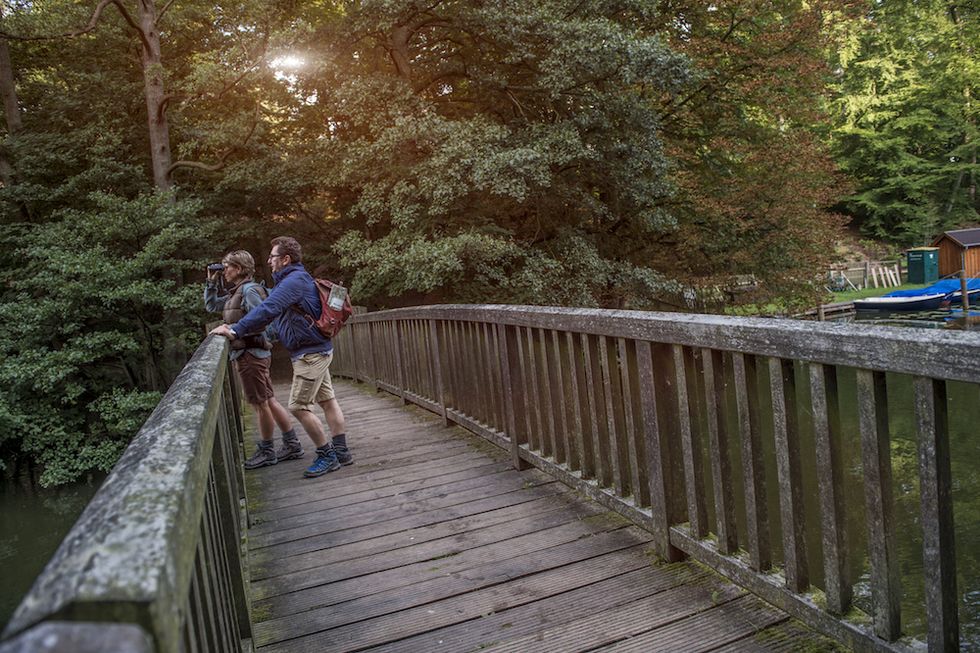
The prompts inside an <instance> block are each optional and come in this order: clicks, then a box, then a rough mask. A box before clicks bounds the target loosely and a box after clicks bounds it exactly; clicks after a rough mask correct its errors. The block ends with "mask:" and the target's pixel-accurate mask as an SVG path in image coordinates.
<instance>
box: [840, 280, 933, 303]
mask: <svg viewBox="0 0 980 653" xmlns="http://www.w3.org/2000/svg"><path fill="white" fill-rule="evenodd" d="M928 285H931V284H925V283H905V284H902V285H901V286H898V287H892V288H862V289H860V290H846V291H844V292H835V293H833V295H834V298H833V299H832V300H831V301H832V302H852V301H854V300H855V299H864V298H865V297H878V296H880V295H886V294H888V293H890V292H893V291H895V290H917V289H919V288H925V287H926V286H928Z"/></svg>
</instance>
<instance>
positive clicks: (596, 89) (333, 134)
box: [296, 0, 689, 306]
mask: <svg viewBox="0 0 980 653" xmlns="http://www.w3.org/2000/svg"><path fill="white" fill-rule="evenodd" d="M650 15H651V10H650V4H649V3H644V2H630V1H622V2H600V1H586V2H580V1H564V0H548V1H535V2H524V1H522V2H517V1H505V2H499V3H490V4H485V3H473V2H462V1H452V0H446V1H433V2H426V3H423V2H394V1H385V0H368V1H363V2H344V3H338V4H337V6H336V7H332V8H331V9H330V10H329V11H325V12H324V13H322V14H319V15H316V14H311V15H310V16H309V17H308V20H309V21H310V23H311V25H312V26H313V30H314V31H313V34H314V38H313V39H311V40H310V46H309V52H308V57H309V60H310V62H311V65H310V67H309V69H308V70H307V71H305V72H303V73H300V74H299V75H298V77H297V80H296V92H297V93H299V94H300V95H301V96H303V97H305V98H309V102H308V104H307V105H306V106H304V107H302V109H301V111H300V120H301V121H302V123H303V124H304V125H306V129H307V132H306V134H305V138H304V139H303V141H302V146H303V148H301V150H300V152H301V154H299V155H298V157H299V158H300V159H305V160H306V161H308V162H309V165H310V169H311V170H312V171H313V173H314V174H315V175H316V178H317V180H318V183H319V186H320V190H321V191H322V192H323V194H324V206H323V209H322V211H323V214H324V215H325V216H326V217H327V219H328V223H330V224H331V228H333V229H337V230H344V231H346V235H345V236H344V237H343V238H342V239H341V240H340V242H339V243H338V244H337V247H336V249H335V251H336V252H337V255H338V256H339V257H340V260H341V262H342V263H343V265H344V266H346V267H347V268H348V269H349V270H351V271H354V272H355V275H354V277H353V291H354V294H355V296H356V297H357V298H358V299H359V301H366V302H374V303H380V304H389V305H390V304H392V303H399V302H402V303H408V302H417V301H435V300H439V301H447V300H451V301H495V300H502V301H514V302H528V303H549V304H566V305H578V306H595V305H603V306H622V305H627V304H628V305H630V306H644V305H647V304H649V303H650V302H651V301H652V300H653V299H654V298H656V297H657V296H658V295H660V294H661V293H663V292H664V291H665V290H668V289H669V290H672V289H674V285H673V284H671V283H670V282H669V281H668V280H667V279H666V278H665V277H664V276H663V275H661V274H660V273H658V272H657V269H656V264H655V263H656V262H655V261H651V260H649V258H647V257H646V256H645V255H644V250H643V248H642V246H641V244H642V243H644V242H646V241H647V240H649V239H651V238H656V237H658V235H660V234H662V233H664V232H667V231H671V230H673V229H675V227H676V224H675V222H674V220H673V218H672V217H671V216H670V215H668V214H666V213H665V212H664V211H662V210H661V208H660V207H661V205H662V203H663V201H664V199H665V198H666V197H667V196H669V194H670V192H671V190H672V187H671V183H670V182H669V179H668V171H669V163H668V161H667V158H666V156H665V155H664V152H663V146H662V143H661V140H660V135H659V118H658V112H657V109H656V106H657V100H658V99H659V98H661V97H662V96H664V95H671V94H673V93H676V92H677V91H678V89H679V88H680V87H681V86H683V85H684V84H685V83H687V81H688V79H689V68H688V64H687V60H686V58H685V57H682V56H678V55H677V54H675V53H674V52H672V51H671V50H670V48H668V47H667V46H666V45H665V44H664V43H663V41H662V40H661V39H660V38H659V37H656V36H651V35H648V34H645V33H644V32H643V31H642V29H641V27H642V24H643V23H644V21H646V20H647V19H648V18H649V17H650Z"/></svg>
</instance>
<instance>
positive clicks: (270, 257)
mask: <svg viewBox="0 0 980 653" xmlns="http://www.w3.org/2000/svg"><path fill="white" fill-rule="evenodd" d="M283 256H289V254H269V260H270V261H271V260H272V259H274V258H282V257H283Z"/></svg>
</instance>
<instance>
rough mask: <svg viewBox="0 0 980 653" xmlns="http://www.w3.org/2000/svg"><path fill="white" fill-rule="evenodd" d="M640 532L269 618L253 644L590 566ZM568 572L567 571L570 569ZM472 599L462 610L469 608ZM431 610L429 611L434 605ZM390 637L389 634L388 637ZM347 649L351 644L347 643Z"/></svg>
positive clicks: (629, 544) (634, 541)
mask: <svg viewBox="0 0 980 653" xmlns="http://www.w3.org/2000/svg"><path fill="white" fill-rule="evenodd" d="M644 540H645V538H644V536H643V534H642V532H640V531H639V529H636V528H627V529H620V530H617V531H613V532H611V533H599V534H597V535H595V536H593V537H587V538H583V539H577V540H575V541H574V542H570V543H568V544H561V545H558V546H553V547H550V548H548V549H545V550H542V551H536V552H532V553H527V554H524V555H519V556H512V557H508V558H507V559H505V560H498V561H494V562H491V563H487V564H485V565H481V566H478V567H474V568H471V569H468V570H466V571H464V572H460V573H457V574H453V575H450V576H437V577H436V578H432V579H430V580H423V581H420V582H416V583H414V584H413V585H411V586H410V587H411V590H412V591H411V592H405V591H398V590H397V589H396V590H388V591H382V592H378V593H375V594H371V595H369V596H365V597H362V598H356V599H353V600H350V601H345V602H344V603H342V604H337V605H332V606H328V607H325V608H315V609H312V610H307V611H305V612H302V613H299V614H297V615H287V616H284V617H281V618H276V619H270V620H269V621H265V622H261V623H259V624H256V626H255V642H256V644H257V645H258V646H265V645H267V644H270V643H273V642H276V641H280V640H283V639H292V638H297V637H302V636H304V635H309V634H312V633H316V632H318V631H322V630H327V629H332V628H333V629H340V627H342V626H344V625H346V624H348V623H349V622H352V621H359V620H363V619H366V618H369V617H372V616H381V615H385V614H388V613H395V612H403V611H406V610H409V609H410V608H413V607H416V606H420V605H424V604H426V603H431V602H432V601H433V600H438V599H439V598H441V597H444V596H452V595H457V594H461V593H463V592H470V593H473V592H475V591H477V590H479V589H483V588H488V587H492V586H493V585H496V584H499V583H502V582H506V581H508V580H511V579H512V578H515V577H518V576H524V575H528V574H534V573H537V574H540V573H541V572H545V571H548V570H553V569H558V568H560V567H565V566H567V565H570V564H575V563H580V562H585V561H590V560H592V559H594V558H596V557H599V556H601V555H604V554H608V553H613V552H615V551H621V550H629V549H631V548H633V547H636V546H637V545H640V544H642V543H643V542H644ZM566 573H567V570H566ZM472 602H473V598H472V596H470V597H467V601H466V602H465V603H461V604H458V607H459V608H463V609H471V604H472ZM430 608H431V606H430ZM387 637H390V634H387V635H386V638H387ZM347 645H348V646H349V645H350V643H349V642H348V643H347Z"/></svg>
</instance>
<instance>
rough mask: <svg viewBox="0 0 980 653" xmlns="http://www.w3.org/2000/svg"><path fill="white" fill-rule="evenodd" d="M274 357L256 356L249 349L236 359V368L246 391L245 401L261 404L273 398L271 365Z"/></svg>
mask: <svg viewBox="0 0 980 653" xmlns="http://www.w3.org/2000/svg"><path fill="white" fill-rule="evenodd" d="M271 364H272V357H271V356H267V357H265V358H256V357H255V356H253V355H252V354H250V353H248V352H247V351H246V352H245V353H243V354H242V355H241V356H239V357H238V358H237V359H235V369H236V370H238V377H239V378H240V379H241V380H242V390H244V391H245V401H247V402H248V403H250V404H261V403H262V402H264V401H266V400H268V399H272V397H273V396H275V393H274V392H273V390H272V377H271V376H269V366H270V365H271Z"/></svg>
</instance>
